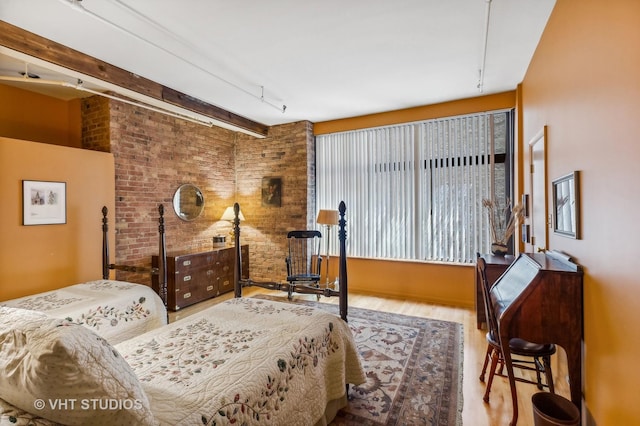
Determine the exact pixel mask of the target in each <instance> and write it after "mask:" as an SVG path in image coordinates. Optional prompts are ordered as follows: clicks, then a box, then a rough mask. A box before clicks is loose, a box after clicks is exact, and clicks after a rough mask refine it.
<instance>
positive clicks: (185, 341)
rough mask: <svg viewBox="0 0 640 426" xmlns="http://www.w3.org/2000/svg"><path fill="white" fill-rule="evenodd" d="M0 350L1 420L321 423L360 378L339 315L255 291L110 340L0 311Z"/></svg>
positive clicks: (39, 316)
mask: <svg viewBox="0 0 640 426" xmlns="http://www.w3.org/2000/svg"><path fill="white" fill-rule="evenodd" d="M2 309H4V310H5V311H4V312H3V311H2ZM17 318H20V320H19V321H15V320H16V319H17ZM60 335H62V336H60ZM18 336H26V338H23V337H18ZM43 347H44V349H43ZM87 351H88V352H89V354H85V352H87ZM0 356H1V357H2V359H1V360H0V424H3V422H4V423H6V424H29V422H31V424H86V423H84V422H90V423H91V424H96V425H97V424H150V425H151V424H153V425H158V424H159V425H196V424H203V425H221V424H242V425H293V424H300V425H316V424H317V425H320V424H327V423H328V422H330V421H331V419H332V418H333V416H334V415H335V413H336V411H337V410H338V409H339V408H341V407H343V406H344V405H346V390H347V385H348V384H354V385H357V384H361V383H363V382H364V380H365V377H364V372H363V370H362V367H361V364H360V358H359V355H358V353H357V350H356V346H355V342H354V339H353V336H352V334H351V330H350V329H349V327H348V325H347V323H346V322H344V321H343V320H341V319H340V318H339V317H337V316H335V315H333V314H331V313H329V312H327V311H324V310H320V309H316V308H313V307H309V306H304V305H294V304H288V303H283V302H276V301H269V300H262V299H254V298H235V299H231V300H228V301H225V302H222V303H220V304H218V305H215V306H212V307H210V308H207V309H206V310H203V311H201V312H199V313H196V314H193V315H191V316H189V317H186V318H184V319H181V320H179V321H176V322H174V323H171V324H169V325H167V326H165V327H161V328H158V329H155V330H152V331H150V332H147V333H144V334H142V335H139V336H137V337H135V338H133V339H129V340H126V341H124V342H121V343H119V344H116V345H113V346H112V345H110V344H109V343H108V342H107V341H106V340H104V339H103V338H102V337H100V336H98V335H96V334H95V333H93V332H92V331H91V330H90V329H88V328H86V327H81V326H78V325H77V324H74V323H71V322H69V321H66V320H64V319H53V318H51V317H48V316H46V314H43V313H40V312H35V311H24V310H20V309H14V308H0ZM103 370H104V371H103ZM85 377H86V379H85ZM70 401H73V407H71V404H70ZM109 404H111V405H113V407H110V406H109ZM127 422H128V423H127Z"/></svg>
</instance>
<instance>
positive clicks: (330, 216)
mask: <svg viewBox="0 0 640 426" xmlns="http://www.w3.org/2000/svg"><path fill="white" fill-rule="evenodd" d="M316 222H317V223H318V224H320V225H337V224H338V210H320V211H319V212H318V218H317V219H316Z"/></svg>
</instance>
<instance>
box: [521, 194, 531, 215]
mask: <svg viewBox="0 0 640 426" xmlns="http://www.w3.org/2000/svg"><path fill="white" fill-rule="evenodd" d="M522 214H523V215H524V217H529V194H522Z"/></svg>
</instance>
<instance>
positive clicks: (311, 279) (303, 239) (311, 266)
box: [286, 230, 322, 299]
mask: <svg viewBox="0 0 640 426" xmlns="http://www.w3.org/2000/svg"><path fill="white" fill-rule="evenodd" d="M287 240H288V242H289V252H288V254H287V259H286V262H287V282H288V283H289V289H288V297H289V299H291V296H292V294H293V292H294V291H295V288H296V286H300V285H305V286H313V287H316V288H318V287H320V270H321V269H320V267H321V265H322V257H321V256H320V243H321V241H322V233H321V232H320V231H316V230H302V231H290V232H289V233H287ZM318 299H320V296H319V295H318Z"/></svg>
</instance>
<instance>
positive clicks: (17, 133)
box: [0, 84, 82, 148]
mask: <svg viewBox="0 0 640 426" xmlns="http://www.w3.org/2000/svg"><path fill="white" fill-rule="evenodd" d="M0 99H1V100H2V101H0V136H4V137H7V138H15V139H24V140H30V141H35V142H46V143H50V144H55V145H64V146H74V147H77V148H80V147H81V146H82V140H81V132H82V125H81V121H80V100H78V99H76V100H73V101H68V102H67V101H62V100H59V99H55V98H52V97H49V96H44V95H40V94H38V93H34V92H31V91H28V90H21V89H17V88H15V87H12V86H8V85H5V84H0Z"/></svg>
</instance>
